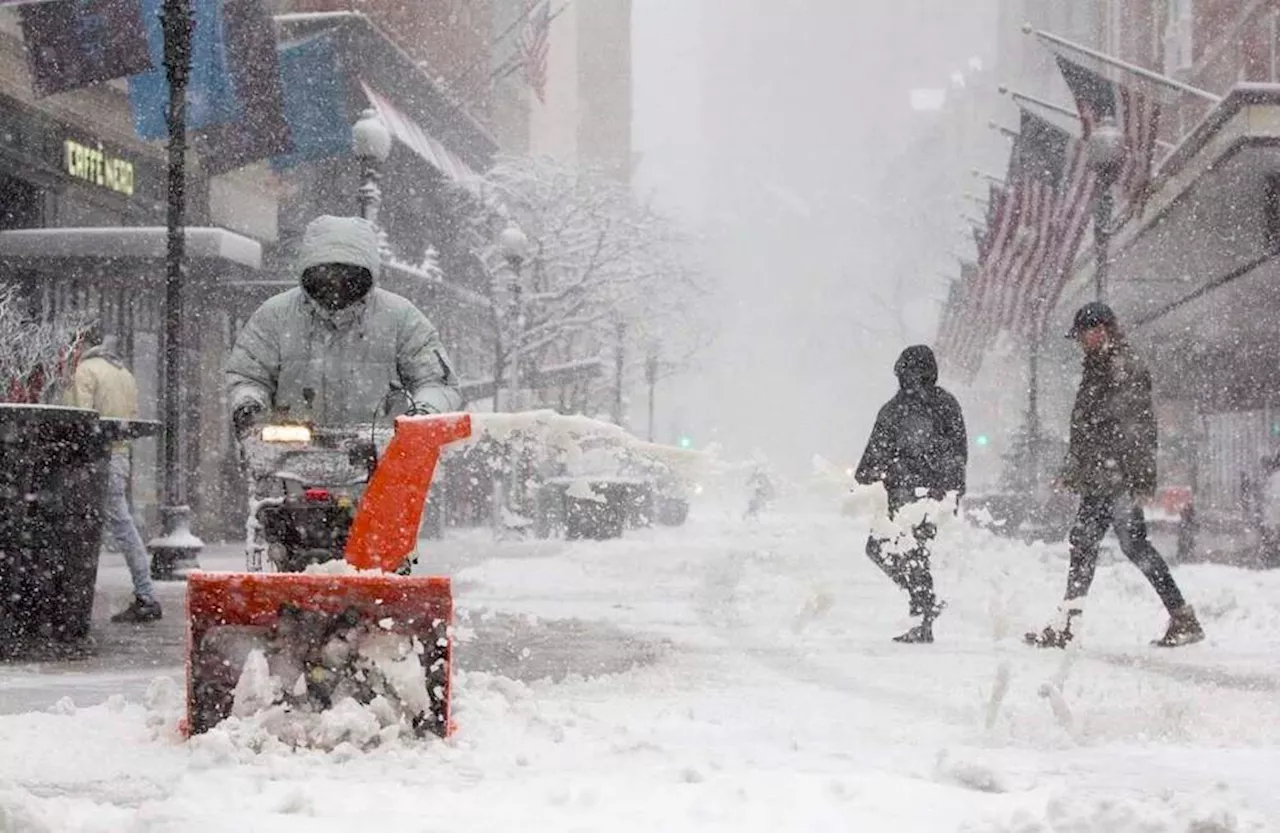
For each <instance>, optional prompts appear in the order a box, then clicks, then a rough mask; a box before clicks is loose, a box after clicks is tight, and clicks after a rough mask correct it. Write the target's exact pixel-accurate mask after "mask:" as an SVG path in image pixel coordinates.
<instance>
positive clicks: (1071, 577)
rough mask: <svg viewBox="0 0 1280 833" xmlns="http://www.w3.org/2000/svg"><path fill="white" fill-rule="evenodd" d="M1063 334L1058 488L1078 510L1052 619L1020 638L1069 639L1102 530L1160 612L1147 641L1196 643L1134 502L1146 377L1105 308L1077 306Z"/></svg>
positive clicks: (1151, 486)
mask: <svg viewBox="0 0 1280 833" xmlns="http://www.w3.org/2000/svg"><path fill="white" fill-rule="evenodd" d="M1067 337H1068V338H1072V339H1077V340H1078V341H1079V342H1080V346H1081V347H1082V348H1083V350H1084V354H1085V355H1084V373H1083V375H1082V376H1081V379H1080V388H1079V390H1078V391H1077V392H1076V400H1075V405H1074V407H1073V408H1072V410H1071V438H1070V443H1069V446H1068V448H1067V460H1066V464H1065V465H1064V466H1063V469H1062V473H1061V474H1060V475H1059V477H1058V485H1059V486H1060V487H1061V488H1064V489H1067V490H1069V491H1072V492H1075V493H1076V494H1078V495H1080V509H1079V512H1078V513H1077V515H1076V520H1075V525H1074V526H1073V527H1072V529H1071V535H1070V539H1069V540H1070V543H1071V566H1070V568H1069V570H1068V573H1067V592H1066V595H1065V597H1064V598H1065V600H1064V601H1063V603H1062V605H1061V606H1060V607H1059V616H1058V619H1057V621H1055V622H1053V623H1052V624H1050V625H1048V626H1046V627H1045V628H1044V630H1042V631H1040V632H1039V633H1035V632H1033V633H1028V634H1027V635H1026V639H1027V642H1029V643H1030V644H1033V645H1038V646H1040V647H1046V648H1062V647H1065V646H1066V645H1067V643H1068V642H1070V641H1071V639H1072V636H1073V634H1072V631H1071V627H1072V624H1073V623H1075V622H1076V621H1077V620H1078V619H1079V617H1080V615H1081V614H1082V613H1083V611H1084V600H1085V597H1086V596H1087V595H1088V594H1089V587H1090V585H1092V584H1093V577H1094V573H1095V571H1096V570H1097V566H1098V545H1099V544H1101V543H1102V538H1103V536H1105V535H1106V533H1107V529H1108V528H1109V527H1111V528H1114V529H1115V532H1116V538H1117V539H1118V540H1119V542H1120V550H1121V552H1123V553H1124V554H1125V556H1127V557H1128V558H1129V560H1130V561H1132V562H1133V563H1134V564H1135V565H1136V566H1137V567H1138V569H1140V570H1141V571H1142V573H1143V575H1145V576H1146V577H1147V581H1149V582H1151V586H1152V587H1153V588H1154V589H1155V591H1156V593H1157V594H1159V596H1160V601H1161V602H1163V603H1164V606H1165V608H1166V609H1167V610H1168V612H1169V626H1168V629H1167V630H1166V632H1165V635H1164V636H1163V637H1161V638H1160V639H1158V640H1156V641H1155V642H1153V643H1152V644H1154V645H1159V646H1163V647H1175V646H1178V645H1187V644H1190V643H1192V642H1199V641H1200V640H1202V639H1204V631H1203V630H1202V629H1201V627H1200V623H1199V621H1198V620H1197V619H1196V614H1195V611H1194V610H1193V609H1192V608H1191V606H1190V605H1188V604H1187V603H1186V600H1185V599H1184V598H1183V596H1182V591H1181V590H1180V589H1179V588H1178V584H1177V582H1176V581H1174V579H1173V574H1172V573H1171V572H1170V571H1169V565H1168V564H1167V563H1166V562H1165V560H1164V558H1162V557H1161V555H1160V553H1159V552H1157V551H1156V548H1155V547H1153V546H1152V545H1151V542H1150V541H1148V540H1147V522H1146V518H1145V516H1144V515H1143V511H1142V505H1143V503H1144V502H1145V501H1147V500H1149V499H1150V498H1152V497H1153V496H1154V495H1155V491H1156V446H1157V440H1156V418H1155V409H1154V405H1153V403H1152V397H1151V374H1150V373H1148V372H1147V369H1146V367H1145V366H1144V365H1143V364H1142V361H1141V360H1140V359H1139V358H1138V356H1137V355H1136V354H1134V352H1133V350H1132V348H1130V346H1129V343H1128V342H1127V341H1126V340H1125V337H1124V334H1123V333H1122V332H1121V330H1120V327H1119V325H1118V324H1117V322H1116V316H1115V313H1114V312H1113V311H1112V310H1111V308H1110V307H1108V306H1107V305H1106V304H1103V303H1101V302H1094V303H1090V304H1086V305H1084V306H1083V307H1081V308H1080V309H1079V310H1078V311H1077V312H1076V316H1075V320H1074V322H1073V323H1072V326H1071V330H1070V332H1069V333H1067Z"/></svg>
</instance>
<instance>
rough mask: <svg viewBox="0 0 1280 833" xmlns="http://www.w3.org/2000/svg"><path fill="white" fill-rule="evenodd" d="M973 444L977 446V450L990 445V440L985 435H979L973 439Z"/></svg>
mask: <svg viewBox="0 0 1280 833" xmlns="http://www.w3.org/2000/svg"><path fill="white" fill-rule="evenodd" d="M973 444H974V445H976V446H978V448H986V447H987V446H989V445H991V438H990V437H988V436H987V435H986V434H979V435H978V436H976V437H974V438H973Z"/></svg>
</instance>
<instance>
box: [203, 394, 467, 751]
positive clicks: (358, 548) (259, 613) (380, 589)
mask: <svg viewBox="0 0 1280 833" xmlns="http://www.w3.org/2000/svg"><path fill="white" fill-rule="evenodd" d="M470 435H471V418H470V416H469V415H467V414H449V415H444V416H413V417H398V418H397V419H396V421H395V432H394V434H393V435H392V438H391V441H390V442H389V443H388V444H387V447H386V449H385V451H384V452H383V453H382V456H381V458H380V459H378V461H377V465H376V468H375V469H374V471H373V475H372V477H370V479H369V481H368V485H367V487H366V489H365V491H364V494H363V495H362V496H361V498H360V501H359V504H358V506H357V508H356V512H355V517H354V519H353V520H352V522H351V529H350V534H349V536H348V538H347V542H346V546H345V548H344V550H343V553H344V556H345V565H339V568H338V569H328V570H322V571H312V572H306V573H282V572H277V573H266V572H244V573H208V572H197V573H194V574H193V575H191V577H190V578H189V579H188V582H187V719H186V725H185V730H186V732H187V733H189V734H198V733H201V732H205V731H207V730H208V729H210V728H211V727H213V726H214V725H216V724H217V723H219V722H220V721H222V720H224V719H226V718H227V717H229V716H231V715H232V714H233V713H234V714H240V713H241V712H242V711H244V710H247V709H249V708H251V707H254V706H257V707H261V706H263V705H283V706H284V707H285V708H287V709H291V710H299V711H322V710H324V709H327V708H329V707H330V706H331V705H333V704H334V703H336V702H338V701H339V700H340V699H343V698H346V697H351V698H353V699H355V700H356V701H357V702H359V703H366V704H368V703H372V702H373V701H374V700H375V699H377V698H379V697H380V696H381V697H383V698H384V699H383V700H382V701H380V703H381V704H382V705H383V706H384V707H385V704H386V703H388V702H395V703H397V704H398V705H399V707H400V708H401V709H402V713H403V714H404V715H405V716H406V717H407V719H408V720H410V721H411V722H412V726H413V729H414V730H415V731H416V732H417V733H418V734H419V735H425V734H428V733H430V734H436V735H439V736H442V737H443V736H446V735H448V734H449V731H450V719H449V685H450V670H451V664H452V648H451V642H450V636H449V627H450V625H451V624H452V620H453V596H452V588H451V585H450V581H449V579H448V578H447V577H436V576H430V577H419V576H403V575H395V574H394V573H393V572H392V571H394V570H395V569H396V568H397V567H399V566H400V565H402V564H403V563H404V561H405V559H406V558H407V557H408V556H409V555H410V554H411V553H412V552H413V550H414V546H415V545H416V543H417V533H418V525H419V522H420V521H421V518H422V512H423V509H424V505H425V502H426V497H427V492H428V490H429V489H430V486H431V478H432V475H433V474H434V472H435V468H436V463H437V462H438V460H439V458H440V450H441V448H442V447H443V446H445V445H447V444H449V443H452V442H456V441H458V440H462V439H465V438H467V437H469V436H470ZM344 569H345V572H344ZM358 571H359V572H358ZM378 571H381V572H378ZM250 662H252V663H254V667H255V668H259V669H261V668H263V667H264V665H265V667H266V669H267V670H268V674H269V676H267V677H266V679H269V680H270V681H271V683H272V685H274V686H275V690H274V692H273V696H272V697H271V698H270V701H269V702H268V703H263V702H262V699H263V698H262V692H261V691H258V692H256V693H255V695H254V697H249V696H247V695H246V692H245V688H246V687H245V686H244V685H243V684H242V675H245V674H246V672H245V668H246V665H247V664H249V663H250ZM238 686H240V690H239V691H238V690H237V687H238ZM255 698H256V699H255ZM247 700H252V701H253V702H251V703H250V702H245V701H247Z"/></svg>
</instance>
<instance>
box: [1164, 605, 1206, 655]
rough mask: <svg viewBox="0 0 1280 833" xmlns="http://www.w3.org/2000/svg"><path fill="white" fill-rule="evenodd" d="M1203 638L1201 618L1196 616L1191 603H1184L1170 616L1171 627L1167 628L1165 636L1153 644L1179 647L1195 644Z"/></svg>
mask: <svg viewBox="0 0 1280 833" xmlns="http://www.w3.org/2000/svg"><path fill="white" fill-rule="evenodd" d="M1203 639H1204V628H1202V627H1200V620H1198V619H1197V618H1196V612H1195V610H1193V609H1192V608H1191V605H1183V606H1182V607H1180V608H1178V609H1177V610H1175V611H1174V612H1173V613H1172V614H1171V615H1170V616H1169V627H1168V629H1166V630H1165V632H1164V636H1162V637H1160V638H1159V639H1156V640H1154V641H1153V642H1152V643H1151V644H1152V645H1155V646H1156V647H1158V648H1178V647H1181V646H1183V645H1193V644H1195V643H1197V642H1200V641H1201V640H1203Z"/></svg>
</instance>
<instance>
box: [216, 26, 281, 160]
mask: <svg viewBox="0 0 1280 833" xmlns="http://www.w3.org/2000/svg"><path fill="white" fill-rule="evenodd" d="M222 34H223V37H224V41H225V49H224V53H225V58H226V65H227V66H228V67H229V69H230V73H231V81H232V86H233V87H234V91H235V103H236V116H235V118H234V120H232V121H230V122H227V123H225V124H215V125H210V126H209V127H206V128H204V130H203V131H202V137H201V138H202V140H203V145H202V148H201V155H200V158H201V163H202V165H203V166H204V168H205V170H206V171H208V172H209V173H210V175H214V176H216V175H217V174H220V173H225V172H226V171H231V170H235V169H236V168H240V167H243V166H245V165H248V164H251V163H253V162H257V161H258V160H260V159H267V158H270V157H273V156H278V155H280V154H283V153H288V152H289V151H291V150H293V141H292V138H291V135H290V130H289V123H288V120H287V119H286V118H285V108H284V91H283V88H282V82H281V74H280V56H279V53H278V52H277V48H276V30H275V23H274V22H273V21H272V19H271V12H270V11H269V10H268V9H267V8H266V5H265V4H264V3H263V0H225V6H224V7H223V11H222Z"/></svg>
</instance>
